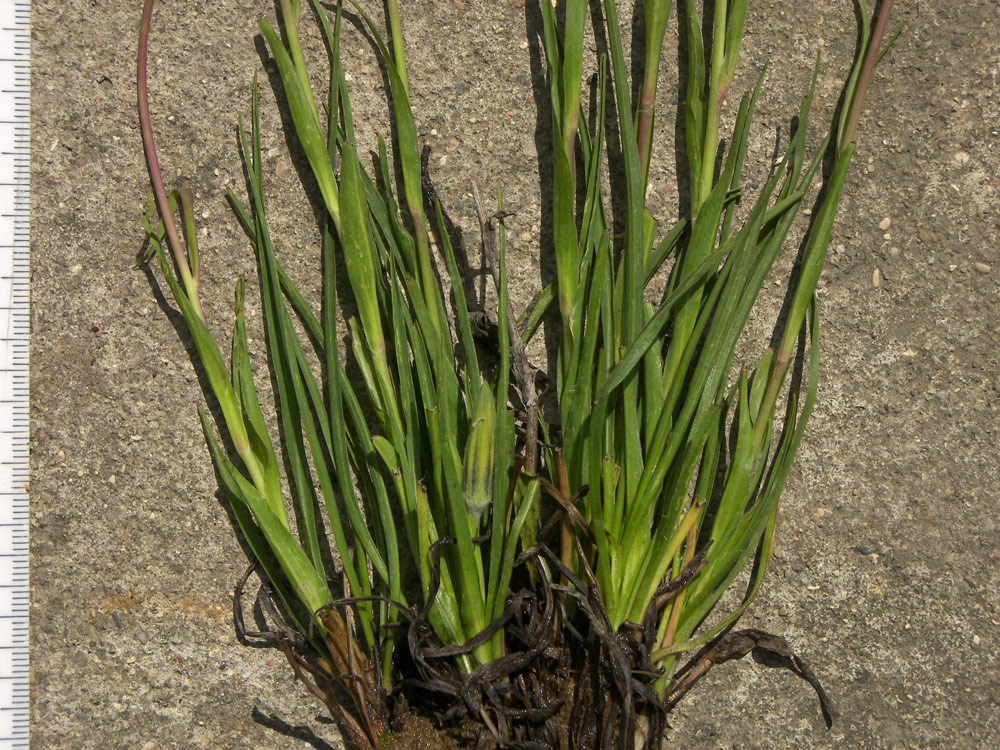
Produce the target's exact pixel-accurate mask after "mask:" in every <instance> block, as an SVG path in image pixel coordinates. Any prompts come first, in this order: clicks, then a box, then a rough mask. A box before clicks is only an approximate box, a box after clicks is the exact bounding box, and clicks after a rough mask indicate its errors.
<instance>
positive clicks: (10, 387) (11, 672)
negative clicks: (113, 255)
mask: <svg viewBox="0 0 1000 750" xmlns="http://www.w3.org/2000/svg"><path fill="white" fill-rule="evenodd" d="M30 13H31V3H30V0H0V749H2V750H7V748H27V747H28V716H29V680H30V674H29V668H28V470H29V467H28V406H29V405H28V335H29V327H30V323H29V308H28V304H29V299H28V279H29V268H28V246H29V232H28V217H29V213H30V203H29V200H28V177H29V173H30V156H29V146H30V129H29V121H30V86H31V74H30V69H29V64H30V44H31V33H30Z"/></svg>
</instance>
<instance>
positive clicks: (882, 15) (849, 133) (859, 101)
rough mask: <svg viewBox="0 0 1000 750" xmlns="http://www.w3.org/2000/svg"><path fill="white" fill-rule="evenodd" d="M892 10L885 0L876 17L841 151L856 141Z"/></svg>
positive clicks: (841, 140) (888, 2)
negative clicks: (856, 132) (859, 123)
mask: <svg viewBox="0 0 1000 750" xmlns="http://www.w3.org/2000/svg"><path fill="white" fill-rule="evenodd" d="M891 10H892V0H884V1H883V3H882V5H881V7H880V8H879V10H878V18H876V19H875V29H874V30H873V31H872V35H871V39H870V40H869V42H868V49H867V50H866V51H865V62H864V67H862V69H861V77H860V78H859V79H858V86H857V88H856V89H855V91H854V97H853V98H852V99H851V109H850V111H849V112H848V114H847V124H846V125H845V127H844V133H843V136H842V137H841V139H840V150H841V152H843V150H844V148H846V147H847V144H848V143H852V142H853V141H854V134H855V131H857V129H858V120H859V119H861V110H862V109H863V108H864V104H865V94H866V93H867V92H868V84H869V83H870V82H871V78H872V71H873V70H875V62H876V61H877V60H878V56H879V51H880V50H881V48H882V39H883V37H884V36H885V27H886V25H887V24H888V23H889V11H891Z"/></svg>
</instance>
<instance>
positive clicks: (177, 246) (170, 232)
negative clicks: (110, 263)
mask: <svg viewBox="0 0 1000 750" xmlns="http://www.w3.org/2000/svg"><path fill="white" fill-rule="evenodd" d="M152 17H153V0H144V2H143V5H142V20H141V21H140V22H139V52H138V59H137V62H136V88H137V90H138V95H139V131H140V132H141V133H142V148H143V151H144V152H145V155H146V166H147V168H148V169H149V182H150V184H151V185H152V187H153V195H154V196H155V197H156V207H157V209H158V210H159V212H160V218H161V219H163V229H164V231H165V232H166V234H167V244H168V245H170V251H171V252H172V253H173V255H174V260H175V261H176V262H177V270H178V272H179V273H180V275H181V279H182V280H183V282H184V290H185V291H186V292H187V295H188V297H189V298H190V300H191V302H192V304H193V305H194V308H195V310H196V311H197V312H198V317H199V318H201V322H202V323H204V322H205V313H204V312H202V309H201V300H199V299H198V283H197V281H196V280H195V278H194V277H193V276H192V274H191V268H190V266H189V265H188V259H187V254H186V253H185V252H184V248H183V247H182V245H181V239H180V236H179V235H178V234H177V225H176V224H174V215H173V213H172V212H171V211H170V201H169V200H168V199H167V189H166V187H165V186H164V183H163V174H162V173H161V172H160V160H159V159H158V158H157V156H156V145H155V144H154V142H153V124H152V120H151V118H150V115H149V89H148V86H147V83H146V68H147V65H146V56H147V51H148V49H149V26H150V21H151V19H152Z"/></svg>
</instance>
